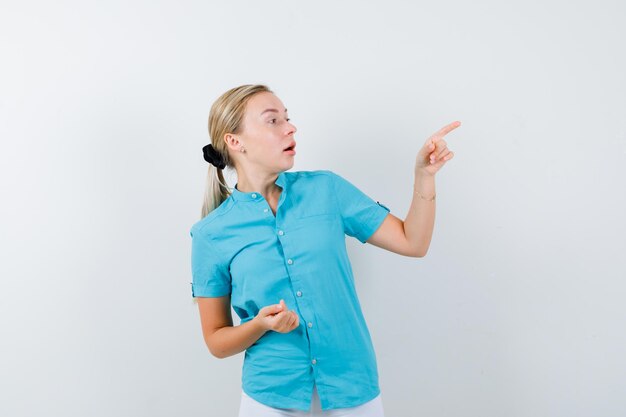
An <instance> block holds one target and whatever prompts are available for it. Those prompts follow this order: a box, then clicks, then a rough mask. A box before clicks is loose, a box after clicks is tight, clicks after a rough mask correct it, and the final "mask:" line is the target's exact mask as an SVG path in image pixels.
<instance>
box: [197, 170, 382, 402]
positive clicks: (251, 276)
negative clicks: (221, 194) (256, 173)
mask: <svg viewBox="0 0 626 417" xmlns="http://www.w3.org/2000/svg"><path fill="white" fill-rule="evenodd" d="M275 183H276V184H277V185H279V186H280V187H281V189H282V191H281V194H280V198H279V201H278V206H277V209H276V215H274V213H273V212H272V209H271V208H270V206H269V204H268V202H267V200H265V198H264V197H263V196H262V195H261V194H259V193H258V192H241V191H239V190H238V189H237V186H236V185H235V187H234V188H233V189H232V194H231V195H230V196H229V197H228V198H227V199H226V200H224V201H223V202H222V204H221V205H220V206H218V207H217V208H216V209H215V210H213V211H211V212H210V213H209V214H208V215H207V216H206V217H204V218H203V219H202V220H200V221H198V222H197V223H195V224H194V225H193V226H192V227H191V230H190V235H191V237H192V245H191V246H192V251H191V252H192V253H191V264H192V265H191V266H192V282H191V291H192V296H193V297H220V296H224V295H227V294H231V303H232V308H233V310H235V312H236V313H237V315H238V316H239V317H240V319H241V324H243V323H245V322H247V321H249V320H251V319H252V318H254V317H255V316H256V315H257V314H258V312H259V310H260V309H261V308H262V307H265V306H268V305H272V304H278V303H279V301H280V299H281V298H282V299H284V300H285V304H286V305H287V308H288V309H289V310H294V311H295V312H297V314H298V315H299V318H300V325H299V326H298V327H297V328H296V329H294V330H292V331H291V332H289V333H280V332H275V331H273V330H270V331H267V332H266V333H265V334H264V335H263V336H261V338H259V339H258V341H256V342H255V343H254V344H253V345H251V346H250V347H249V348H248V349H247V350H246V351H245V357H244V362H243V369H242V389H243V391H244V392H245V393H246V394H248V395H249V396H250V397H252V398H253V399H255V400H257V401H259V402H261V403H263V404H266V405H268V406H271V407H278V408H295V409H299V410H309V408H310V406H311V397H312V394H313V384H314V383H315V385H316V386H317V391H318V394H319V398H320V402H321V407H322V409H323V410H330V409H335V408H345V407H356V406H357V405H360V404H363V403H365V402H367V401H369V400H371V399H373V398H375V397H376V396H377V395H378V394H379V393H380V387H379V384H378V370H377V363H376V357H375V352H374V347H373V344H372V340H371V338H370V333H369V331H368V328H367V325H366V323H365V319H364V317H363V314H362V311H361V306H360V303H359V300H358V297H357V293H356V290H355V285H354V277H353V274H352V268H351V265H350V260H349V258H348V254H347V251H346V244H345V243H346V242H345V236H346V235H348V236H351V237H355V238H357V239H358V240H359V241H360V242H361V243H363V244H364V243H365V242H366V241H367V239H368V238H369V237H370V236H371V235H372V234H373V233H374V232H375V231H376V229H378V227H379V226H380V225H381V224H382V222H383V220H384V219H385V217H386V216H387V213H388V212H389V211H390V210H389V209H388V208H387V207H386V206H384V205H382V204H381V203H379V202H377V201H374V200H372V199H371V198H370V197H368V196H367V195H366V194H364V193H363V192H362V191H360V190H359V189H358V188H357V187H355V186H354V185H353V184H351V183H350V182H348V181H347V180H346V179H344V178H343V177H341V176H340V175H338V174H336V173H334V172H332V171H328V170H317V171H295V172H286V171H283V172H281V173H280V174H279V175H278V177H277V179H276V181H275Z"/></svg>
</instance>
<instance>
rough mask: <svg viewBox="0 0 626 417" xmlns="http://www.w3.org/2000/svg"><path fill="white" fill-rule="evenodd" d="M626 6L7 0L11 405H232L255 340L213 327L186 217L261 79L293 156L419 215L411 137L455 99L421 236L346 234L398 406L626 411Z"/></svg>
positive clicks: (1, 120)
mask: <svg viewBox="0 0 626 417" xmlns="http://www.w3.org/2000/svg"><path fill="white" fill-rule="evenodd" d="M625 17H626V6H624V3H623V2H621V1H607V0H602V1H596V2H593V3H592V2H580V1H579V2H571V1H554V0H550V1H545V0H543V1H523V2H517V3H512V2H498V1H495V0H493V1H485V0H476V1H471V2H466V1H438V2H429V3H424V4H420V3H416V2H409V1H386V2H384V3H383V2H371V1H369V2H368V1H344V2H328V1H316V2H301V1H245V2H244V1H233V2H211V1H197V2H174V1H171V2H158V1H143V2H141V1H132V2H128V1H106V2H104V1H100V2H95V1H80V2H79V1H73V2H67V1H66V2H64V1H58V2H17V1H2V3H1V10H0V48H1V50H0V53H1V60H2V63H1V65H0V115H1V116H0V138H1V141H2V142H1V144H2V147H1V150H0V169H1V172H0V187H1V188H0V189H1V191H2V204H0V216H1V217H0V218H1V219H2V233H1V236H2V241H1V243H2V254H3V255H2V261H1V262H0V268H1V269H0V273H1V281H0V282H1V288H0V324H1V326H2V336H1V339H0V340H1V342H0V348H1V354H0V415H2V416H64V417H70V416H72V417H73V416H81V417H82V416H90V417H100V416H115V417H125V416H150V417H156V416H235V415H236V414H237V411H238V407H239V400H240V390H241V380H240V378H241V364H242V361H243V353H241V354H238V355H236V356H232V357H229V358H227V359H223V360H220V359H217V358H215V357H213V356H211V355H210V353H209V351H208V349H207V348H206V346H205V345H204V341H203V339H202V333H201V329H200V321H199V314H198V310H197V305H195V304H193V303H192V301H191V288H190V285H189V282H190V281H191V272H190V236H189V228H190V226H191V225H192V224H193V223H194V222H195V221H197V220H198V219H199V214H200V207H201V203H202V194H203V192H204V183H205V179H206V172H207V163H206V162H205V161H204V160H203V158H202V151H201V148H202V146H204V145H205V144H207V143H208V140H209V139H208V133H207V126H206V125H207V118H208V111H209V108H210V105H211V104H212V102H213V101H214V100H215V99H216V98H217V97H218V96H219V95H220V94H222V93H223V92H225V91H226V90H227V89H229V88H232V87H235V86H238V85H241V84H248V83H253V84H256V83H262V84H266V85H268V86H269V87H270V88H271V89H272V90H274V92H275V93H276V94H277V95H278V97H279V98H280V99H281V100H282V101H283V103H284V104H285V106H286V107H287V108H288V109H289V113H290V117H291V119H292V122H293V123H294V124H295V125H296V127H297V128H298V132H297V133H296V136H295V137H296V140H297V142H298V148H297V155H296V163H295V166H294V168H293V170H315V169H330V170H333V171H335V172H337V173H339V174H341V175H343V176H345V177H346V178H347V179H349V180H350V181H351V182H353V183H354V184H355V185H357V186H358V187H359V188H361V189H362V190H363V191H364V192H366V193H367V194H368V195H370V196H371V197H372V198H373V199H375V200H378V201H380V202H381V203H383V204H385V205H386V206H388V207H389V208H390V209H391V212H392V214H394V215H396V216H398V217H400V218H402V219H404V218H405V216H406V213H407V210H408V207H409V205H410V202H411V198H412V197H413V195H412V186H413V168H414V163H415V155H416V153H417V151H418V150H419V148H420V147H421V146H422V145H423V143H424V142H425V141H426V139H427V138H428V136H429V135H430V134H431V133H433V132H435V131H436V130H438V129H439V128H440V127H442V126H444V125H445V124H447V123H450V122H452V121H455V120H460V121H461V122H462V125H461V127H459V128H458V129H456V130H455V131H453V132H452V133H450V134H449V135H448V136H447V137H446V141H447V142H448V145H449V148H450V149H451V150H453V151H454V152H455V157H454V158H453V159H452V160H450V161H449V162H448V163H447V164H446V165H445V166H444V167H443V168H442V170H441V171H440V172H439V173H438V174H437V177H436V192H437V200H436V204H437V214H436V223H435V230H434V235H433V239H432V244H431V246H430V250H429V252H428V254H427V256H426V257H425V258H407V257H402V256H400V255H396V254H394V253H391V252H388V251H385V250H383V249H380V248H377V247H375V246H372V245H369V244H366V245H362V244H360V243H359V242H358V241H357V240H356V239H353V238H348V245H349V247H348V249H349V252H350V255H351V259H352V262H353V268H354V273H355V279H356V284H357V289H358V291H359V297H360V300H361V303H362V307H363V311H364V314H365V316H366V319H367V322H368V325H369V328H370V332H371V334H372V338H373V340H374V345H375V348H376V352H377V358H378V366H379V373H380V384H381V392H382V398H383V402H384V406H385V412H386V415H387V417H396V416H397V417H402V416H407V417H408V416H411V417H413V416H430V417H451V416H458V417H470V416H476V417H479V416H480V417H485V416H490V417H491V416H493V417H500V416H507V417H517V416H528V417H543V416H545V417H554V416H567V417H574V416H603V417H612V416H615V417H617V416H623V415H626V399H625V398H626V380H625V375H626V355H624V352H625V349H626V332H625V331H624V329H625V325H626V307H625V306H624V295H625V293H626V284H625V283H624V280H625V277H626V261H625V255H624V253H623V252H624V249H626V245H625V239H624V236H625V233H626V221H625V220H624V212H625V211H626V192H625V191H624V190H625V188H626V187H625V182H626V181H625V179H626V165H625V164H624V161H625V158H626V118H625V115H626V76H625V75H624V74H626V58H625V55H626V48H625V47H624V39H626V26H625V25H624V20H625ZM235 180H236V179H235V178H232V177H231V179H230V181H229V184H230V185H231V186H233V185H234V183H235ZM234 318H235V320H237V317H236V316H234ZM237 323H238V321H237Z"/></svg>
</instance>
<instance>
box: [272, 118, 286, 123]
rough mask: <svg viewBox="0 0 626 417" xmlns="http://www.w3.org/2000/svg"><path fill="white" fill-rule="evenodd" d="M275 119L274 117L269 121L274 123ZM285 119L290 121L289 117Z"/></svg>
mask: <svg viewBox="0 0 626 417" xmlns="http://www.w3.org/2000/svg"><path fill="white" fill-rule="evenodd" d="M275 120H276V119H275V118H274V119H270V120H269V121H270V123H272V124H274V123H275ZM285 120H287V121H290V120H291V119H290V118H287V119H285Z"/></svg>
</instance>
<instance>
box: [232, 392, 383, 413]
mask: <svg viewBox="0 0 626 417" xmlns="http://www.w3.org/2000/svg"><path fill="white" fill-rule="evenodd" d="M304 416H309V417H321V416H325V417H385V413H384V411H383V400H382V398H381V395H380V394H378V396H376V398H373V399H372V400H370V401H368V402H366V403H365V404H361V405H359V406H356V407H349V408H337V409H334V410H326V411H323V410H322V406H321V404H320V398H319V395H318V394H317V387H316V386H315V385H313V400H312V403H311V409H310V410H309V411H303V410H297V409H295V408H274V407H269V406H267V405H265V404H261V403H260V402H258V401H257V400H255V399H253V398H251V397H250V396H249V395H247V394H246V393H245V392H244V391H243V390H242V391H241V404H240V406H239V417H304Z"/></svg>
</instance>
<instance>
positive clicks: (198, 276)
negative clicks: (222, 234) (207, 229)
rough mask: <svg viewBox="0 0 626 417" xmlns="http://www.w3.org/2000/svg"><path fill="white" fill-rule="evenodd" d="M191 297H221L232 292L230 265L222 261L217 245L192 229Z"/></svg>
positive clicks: (199, 231)
mask: <svg viewBox="0 0 626 417" xmlns="http://www.w3.org/2000/svg"><path fill="white" fill-rule="evenodd" d="M189 235H190V236H191V275H192V282H191V295H192V297H221V296H223V295H228V294H230V292H231V280H230V272H229V270H228V264H226V263H224V262H223V261H222V259H221V258H222V256H221V254H220V252H218V251H217V248H216V247H215V243H214V242H211V241H210V239H209V238H208V237H207V236H206V234H205V233H202V231H201V230H198V229H196V228H191V230H190V232H189Z"/></svg>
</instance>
